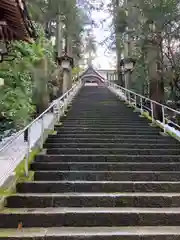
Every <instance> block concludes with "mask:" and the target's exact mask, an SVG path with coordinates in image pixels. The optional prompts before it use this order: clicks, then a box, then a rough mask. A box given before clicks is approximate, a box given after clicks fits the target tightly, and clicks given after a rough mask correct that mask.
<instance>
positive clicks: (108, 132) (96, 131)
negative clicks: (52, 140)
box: [55, 129, 159, 136]
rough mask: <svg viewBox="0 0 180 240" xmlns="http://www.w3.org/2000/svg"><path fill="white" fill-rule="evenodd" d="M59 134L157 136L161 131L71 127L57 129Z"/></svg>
mask: <svg viewBox="0 0 180 240" xmlns="http://www.w3.org/2000/svg"><path fill="white" fill-rule="evenodd" d="M55 130H56V131H57V132H58V134H67V135H69V134H71V135H72V134H73V135H78V134H95V135H96V134H101V135H106V134H107V135H109V134H111V135H116V136H117V135H119V136H120V135H126V134H127V135H129V134H133V135H141V134H143V135H146V134H147V135H154V136H156V135H157V134H159V131H156V129H153V130H151V129H150V130H147V131H141V130H140V131H138V129H135V130H134V131H132V132H130V131H129V130H75V131H73V130H72V131H71V129H69V130H63V129H59V130H57V129H55Z"/></svg>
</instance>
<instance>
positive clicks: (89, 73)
mask: <svg viewBox="0 0 180 240" xmlns="http://www.w3.org/2000/svg"><path fill="white" fill-rule="evenodd" d="M89 76H94V77H97V78H99V79H100V80H101V81H102V82H104V80H105V79H104V77H103V76H101V74H99V73H98V71H97V70H95V68H94V67H93V66H89V67H88V68H87V69H86V70H85V71H84V72H83V74H82V75H81V78H84V77H89Z"/></svg>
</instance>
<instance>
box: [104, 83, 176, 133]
mask: <svg viewBox="0 0 180 240" xmlns="http://www.w3.org/2000/svg"><path fill="white" fill-rule="evenodd" d="M106 85H107V87H108V88H109V89H110V90H111V91H112V92H114V93H115V94H116V95H117V96H119V97H120V98H122V99H123V100H125V101H126V102H128V103H129V104H133V105H134V106H135V107H136V108H137V109H139V111H140V112H141V114H143V113H144V112H149V115H150V117H151V121H152V123H154V122H158V123H160V124H161V125H162V127H163V130H164V133H167V130H168V125H169V124H172V125H173V126H174V128H177V129H178V130H180V126H179V125H178V123H177V122H176V121H175V119H177V117H180V112H179V111H177V110H175V109H173V108H170V107H168V106H165V105H163V104H161V103H158V102H156V101H154V100H151V99H149V98H147V97H144V96H142V95H140V94H138V93H135V92H133V91H131V90H129V89H126V88H123V87H121V86H119V85H117V84H114V83H113V82H110V81H106ZM156 106H158V107H161V110H162V121H157V120H156V119H155V117H154V109H155V107H156Z"/></svg>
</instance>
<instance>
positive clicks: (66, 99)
mask: <svg viewBox="0 0 180 240" xmlns="http://www.w3.org/2000/svg"><path fill="white" fill-rule="evenodd" d="M81 86H82V81H81V80H79V81H78V82H77V83H76V84H74V85H73V87H72V88H71V89H70V90H68V91H67V92H66V93H65V94H64V95H63V96H61V97H60V98H58V99H56V100H54V101H53V102H52V103H51V105H50V106H49V107H48V108H47V109H46V110H45V111H44V112H43V113H42V114H41V115H39V116H38V117H37V118H36V119H34V120H33V121H32V122H31V123H30V124H28V125H27V126H26V127H25V128H24V129H22V130H21V131H19V132H18V133H17V134H15V135H14V136H13V137H12V138H11V139H10V140H9V141H7V142H6V143H5V144H4V146H2V147H1V148H0V156H1V155H3V152H4V151H6V150H7V149H9V148H11V147H12V146H13V144H15V142H16V140H17V139H18V138H19V137H20V136H21V137H22V135H23V136H24V134H25V133H27V142H26V157H25V161H24V167H25V174H26V175H27V176H28V174H29V170H28V160H29V155H30V152H31V147H32V146H31V140H32V139H31V130H32V128H33V126H35V125H36V124H37V123H38V126H40V128H41V130H40V134H39V139H38V142H39V145H40V146H39V147H40V148H42V147H43V143H44V134H45V130H48V127H47V128H45V121H44V120H46V119H45V118H46V117H47V115H48V114H49V113H50V114H51V115H52V121H51V126H50V128H51V129H54V125H55V123H56V122H58V121H59V120H60V118H61V116H63V115H64V111H65V110H66V108H67V106H68V104H69V103H70V102H71V101H72V99H73V97H74V96H75V95H76V94H77V92H78V91H79V89H80V88H81ZM50 128H49V129H50ZM23 139H24V137H23Z"/></svg>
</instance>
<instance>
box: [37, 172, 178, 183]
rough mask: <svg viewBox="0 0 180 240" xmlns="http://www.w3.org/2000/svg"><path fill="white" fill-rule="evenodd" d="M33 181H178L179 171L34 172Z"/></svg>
mask: <svg viewBox="0 0 180 240" xmlns="http://www.w3.org/2000/svg"><path fill="white" fill-rule="evenodd" d="M34 180H35V181H63V180H69V181H75V180H82V181H86V180H87V181H133V180H134V181H180V171H174V172H172V171H36V172H35V173H34Z"/></svg>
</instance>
